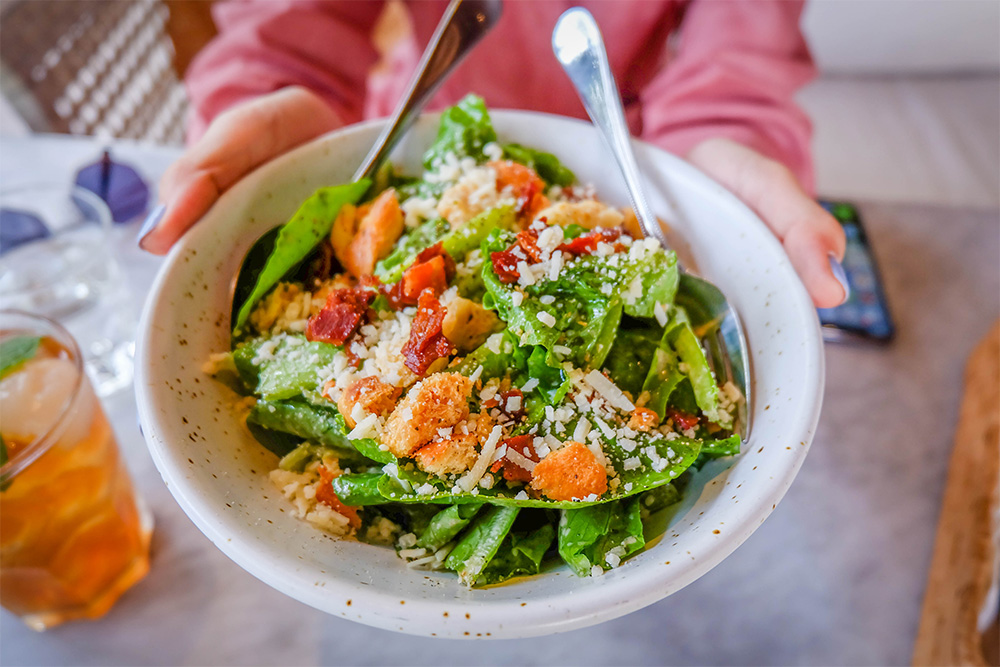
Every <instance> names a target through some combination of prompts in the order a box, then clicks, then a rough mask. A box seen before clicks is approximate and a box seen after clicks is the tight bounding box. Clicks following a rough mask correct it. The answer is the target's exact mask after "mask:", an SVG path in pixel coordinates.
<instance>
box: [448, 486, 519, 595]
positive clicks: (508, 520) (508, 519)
mask: <svg viewBox="0 0 1000 667" xmlns="http://www.w3.org/2000/svg"><path fill="white" fill-rule="evenodd" d="M519 511H520V510H519V509H518V508H517V507H500V506H496V505H493V506H490V507H487V508H486V510H485V511H484V512H482V513H481V514H480V515H479V516H477V517H476V520H475V522H474V523H473V524H472V526H471V527H470V528H469V529H468V530H467V531H465V533H464V534H463V535H462V538H461V539H460V540H459V542H458V544H456V545H455V548H454V549H452V550H451V553H450V554H448V558H446V559H445V561H444V565H445V567H446V568H448V569H449V570H454V571H455V572H457V573H458V577H459V579H461V580H462V583H464V584H465V585H466V586H473V585H475V583H476V581H477V580H478V579H479V576H480V575H481V574H482V572H483V570H484V569H485V568H486V566H487V565H488V564H489V562H490V560H491V559H492V558H493V556H494V554H496V552H497V550H498V549H499V548H500V544H501V543H502V542H503V540H504V538H505V537H506V536H507V533H509V532H510V528H511V526H513V525H514V519H516V518H517V513H518V512H519Z"/></svg>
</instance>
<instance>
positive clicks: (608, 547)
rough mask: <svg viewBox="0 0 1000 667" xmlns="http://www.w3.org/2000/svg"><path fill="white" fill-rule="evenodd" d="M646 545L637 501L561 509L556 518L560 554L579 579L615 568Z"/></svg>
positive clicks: (636, 499) (632, 499)
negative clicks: (557, 521)
mask: <svg viewBox="0 0 1000 667" xmlns="http://www.w3.org/2000/svg"><path fill="white" fill-rule="evenodd" d="M645 544H646V543H645V541H644V540H643V534H642V516H641V507H640V504H639V498H630V499H628V500H622V501H619V502H615V503H606V504H604V505H596V506H594V507H583V508H580V509H572V510H563V513H562V516H561V517H560V519H559V555H560V556H561V557H562V559H563V560H564V561H565V562H566V564H567V565H569V566H570V568H571V569H572V570H573V571H574V572H575V573H576V574H577V575H579V576H581V577H586V576H590V574H591V570H592V569H593V568H594V567H595V566H597V567H600V568H602V569H604V570H608V569H611V568H612V567H617V565H618V563H619V562H621V561H623V560H625V559H626V558H627V557H629V556H630V555H632V554H634V553H635V552H636V551H639V550H640V549H642V547H643V546H645ZM609 559H610V560H612V561H613V562H611V563H609V562H608V561H609Z"/></svg>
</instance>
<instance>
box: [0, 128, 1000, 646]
mask: <svg viewBox="0 0 1000 667" xmlns="http://www.w3.org/2000/svg"><path fill="white" fill-rule="evenodd" d="M100 147H101V146H100V144H99V143H98V142H96V141H92V140H84V139H70V138H65V137H40V138H25V139H10V138H7V139H3V140H2V152H0V182H2V183H3V185H4V186H8V185H14V184H16V182H18V181H25V180H30V179H32V178H37V177H39V176H40V175H42V176H44V177H46V178H59V177H63V176H65V177H67V178H69V177H70V176H71V174H72V173H73V171H74V170H75V169H76V168H78V167H79V166H80V165H82V164H84V163H86V162H89V161H92V160H93V159H95V158H96V157H97V155H98V151H99V148H100ZM114 155H115V157H116V158H117V159H119V160H122V161H126V162H130V163H132V164H134V165H135V166H137V167H138V168H139V169H140V171H141V172H142V173H144V174H145V175H146V176H147V177H148V178H150V180H155V178H156V177H157V175H158V174H159V173H161V172H162V171H163V169H164V168H165V167H166V166H167V164H168V163H169V162H170V160H171V159H172V158H173V157H174V156H175V155H176V152H175V151H173V150H168V149H162V148H156V147H140V146H133V145H127V144H121V145H116V147H115V148H114ZM862 213H863V214H864V215H865V217H866V219H867V222H868V224H869V227H870V232H871V236H872V237H873V241H874V243H875V246H876V252H877V254H878V256H879V257H880V258H881V259H882V260H883V265H884V273H885V279H886V282H887V287H888V292H889V298H890V300H891V305H892V306H893V310H894V314H895V317H896V321H897V325H898V329H899V338H898V340H897V341H896V343H895V344H894V345H893V346H891V347H889V348H886V349H879V348H872V347H858V348H848V347H830V348H829V349H828V353H827V361H828V378H827V387H826V391H827V401H826V406H825V409H824V414H823V418H822V420H821V424H820V428H819V431H818V433H817V436H816V440H815V443H814V445H813V451H812V453H811V454H810V456H809V458H808V459H807V461H806V463H805V465H804V467H803V468H802V471H801V473H800V475H799V477H798V479H797V480H796V482H795V484H794V485H793V486H792V489H791V491H790V492H789V494H788V496H787V497H786V498H785V500H784V501H783V502H782V503H781V504H780V505H779V506H778V508H777V511H775V512H774V514H773V515H772V516H771V518H769V519H768V520H767V521H766V522H765V523H764V524H763V526H761V528H760V529H759V530H758V531H757V532H756V533H755V534H754V535H753V536H752V537H751V538H750V539H749V540H748V541H747V542H746V543H745V544H744V545H743V546H742V547H741V548H740V549H738V550H737V551H736V553H734V554H733V555H732V556H731V557H730V558H728V559H727V560H726V561H725V562H723V563H722V564H721V565H719V566H718V567H717V568H715V569H714V570H713V571H711V572H710V573H708V574H707V575H706V576H704V577H703V578H702V579H700V580H698V581H697V582H695V583H694V584H692V585H690V586H688V587H687V588H685V589H683V590H681V591H680V592H678V593H676V594H675V595H673V596H671V597H669V598H667V599H665V600H663V601H662V602H660V603H658V604H655V605H653V606H651V607H648V608H646V609H644V610H641V611H639V612H636V613H634V614H631V615H629V616H626V617H624V618H621V619H618V620H615V621H611V622H608V623H605V624H603V625H600V626H596V627H593V628H588V629H585V630H580V631H574V632H570V633H567V634H562V635H556V636H553V637H549V638H539V639H530V640H522V641H504V642H493V643H477V642H445V641H437V640H431V639H423V638H415V637H409V636H405V635H399V634H393V633H389V632H385V631H381V630H375V629H372V628H368V627H366V626H362V625H358V624H354V623H351V622H349V621H345V620H341V619H338V618H333V617H328V616H326V615H324V614H322V613H320V612H318V611H315V610H313V609H311V608H308V607H306V606H304V605H302V604H300V603H298V602H296V601H294V600H291V599H289V598H286V597H285V596H283V595H281V594H280V593H277V592H276V591H274V590H272V589H270V588H269V587H267V586H266V585H264V584H262V583H260V582H259V581H257V580H256V579H254V578H253V577H251V576H250V575H249V574H246V573H245V572H243V571H242V570H241V569H240V568H239V567H238V566H236V565H235V564H233V563H231V562H230V561H229V560H228V559H227V558H226V557H225V556H223V555H222V554H221V553H220V552H218V551H217V550H216V549H215V548H214V547H213V546H212V545H211V544H210V543H209V541H208V540H207V539H206V538H205V537H203V536H202V535H201V533H199V532H198V530H197V529H196V528H195V527H194V526H193V525H192V524H191V522H190V521H189V520H188V519H187V517H186V516H185V515H184V514H183V513H182V512H181V510H180V509H179V507H178V506H177V505H176V503H175V502H174V501H173V499H172V497H171V496H170V494H169V492H168V491H167V489H166V487H165V486H164V484H163V482H162V481H161V479H160V477H159V475H158V474H157V472H156V470H155V468H154V467H153V465H152V462H151V460H150V458H149V455H148V453H147V452H146V449H145V446H144V444H143V441H142V437H141V435H140V433H139V430H138V427H137V422H136V416H135V404H134V399H133V398H132V396H131V395H130V393H128V392H124V393H121V394H119V395H117V396H115V397H113V398H111V399H109V400H106V401H105V406H106V408H107V410H108V412H109V414H110V415H111V419H112V422H113V424H114V427H115V431H116V433H117V435H118V438H119V441H120V442H121V444H122V446H123V448H124V449H125V451H126V454H127V457H128V461H129V464H130V467H131V469H132V471H133V473H134V476H135V478H136V481H137V484H138V487H139V489H140V491H141V492H142V493H143V494H144V495H145V496H146V498H147V499H148V500H149V502H150V504H151V506H152V508H153V512H154V514H155V517H156V522H157V523H156V533H155V538H154V541H153V566H152V570H151V573H150V574H149V576H148V577H147V578H146V579H145V580H144V581H142V582H141V583H140V584H138V585H137V586H136V587H135V588H134V589H133V590H132V591H130V592H129V593H127V594H126V595H125V596H124V597H123V598H122V600H120V602H119V603H118V604H117V605H116V606H115V608H114V609H113V610H112V611H111V612H110V613H109V614H108V616H107V617H105V618H104V619H102V620H99V621H96V622H81V623H73V624H69V625H66V626H63V627H59V628H56V629H54V630H52V631H49V632H46V633H44V634H37V633H34V632H32V631H31V630H28V629H27V628H26V627H24V626H23V625H21V624H20V622H19V621H18V620H17V619H16V618H14V617H13V616H11V615H10V614H8V613H7V612H3V614H2V615H0V637H2V642H0V663H2V664H4V665H21V664H61V665H65V664H87V665H91V664H93V665H108V664H176V665H180V664H183V665H215V664H283V665H284V664H287V665H293V664H316V663H324V664H359V665H367V664H428V665H438V664H452V663H454V664H510V665H522V664H526V665H527V664H539V665H555V664H636V665H639V664H643V665H644V664H797V663H815V664H863V663H874V664H902V663H906V662H909V658H910V651H911V648H912V642H913V639H914V636H915V633H916V628H917V621H918V618H919V611H920V603H921V598H922V594H923V589H924V584H925V578H926V572H927V567H928V564H929V562H930V556H931V549H932V544H933V538H934V531H935V525H936V519H937V513H938V509H939V505H940V500H941V496H942V490H943V484H944V478H945V472H946V465H947V460H948V455H949V451H950V446H951V434H952V429H953V427H954V424H955V420H956V417H957V410H958V404H959V398H960V389H961V376H962V364H963V361H964V359H965V357H966V356H967V354H968V353H969V351H970V350H971V349H972V347H973V345H974V343H975V342H976V341H977V340H978V338H979V337H981V336H982V335H983V334H984V333H985V332H986V331H987V329H988V327H989V325H990V323H991V322H992V321H993V320H994V319H995V318H996V317H997V315H998V309H1000V306H998V303H997V295H998V293H1000V275H998V271H997V265H996V259H997V257H996V252H997V248H998V244H1000V224H998V215H997V211H996V210H995V209H985V210H977V209H954V208H940V207H922V206H904V205H885V204H883V205H866V206H863V207H862ZM136 227H137V226H136V225H135V224H133V225H131V226H127V227H124V228H121V229H119V230H117V242H118V244H119V251H120V259H121V261H122V263H123V265H124V267H125V271H126V275H127V278H128V282H129V285H130V287H131V288H132V290H133V293H134V297H135V298H134V307H135V308H136V310H137V312H138V307H139V302H140V301H141V297H142V296H143V295H144V293H145V290H146V288H147V287H148V285H149V284H150V282H151V280H152V276H153V274H154V272H155V270H156V268H157V266H158V260H157V259H155V258H152V257H149V256H146V255H144V254H143V253H141V252H139V251H138V250H137V249H136V248H135V247H134V245H133V238H134V235H135V231H136Z"/></svg>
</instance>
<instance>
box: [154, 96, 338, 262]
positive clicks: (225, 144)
mask: <svg viewBox="0 0 1000 667" xmlns="http://www.w3.org/2000/svg"><path fill="white" fill-rule="evenodd" d="M339 125H340V121H339V118H338V117H337V114H336V113H335V112H334V111H333V110H332V109H331V108H330V107H329V106H328V105H327V104H326V102H324V101H323V100H322V98H320V97H319V96H318V95H316V94H315V93H313V92H310V91H308V90H306V89H304V88H299V87H291V88H285V89H282V90H279V91H278V92H275V93H271V94H269V95H265V96H263V97H260V98H258V99H255V100H252V101H250V102H245V103H243V104H240V105H238V106H236V107H233V108H232V109H230V110H228V111H226V112H224V113H222V114H221V115H219V116H218V117H217V118H216V119H215V120H214V121H213V122H212V124H211V125H210V126H209V128H208V131H207V132H205V135H204V136H203V137H202V138H201V139H199V140H198V142H197V143H196V144H194V146H192V147H191V148H189V149H188V150H187V151H186V152H185V153H184V155H182V156H181V158H180V159H178V160H177V161H176V162H175V163H174V164H172V165H170V167H169V168H168V169H167V171H166V172H165V173H164V175H163V178H162V179H161V181H160V201H161V202H162V205H161V206H158V207H157V208H156V209H154V210H153V212H152V213H150V216H149V218H147V220H146V222H145V223H144V224H143V229H142V230H141V231H140V239H139V246H140V247H141V248H143V249H144V250H147V251H148V252H151V253H153V254H156V255H162V254H165V253H166V252H167V251H168V250H170V247H171V246H172V245H173V244H174V243H176V242H177V240H178V239H179V238H180V237H181V236H182V235H183V234H184V232H186V231H187V230H188V229H189V228H190V227H191V226H192V225H194V224H195V222H197V221H198V220H199V219H200V218H201V217H202V216H203V215H205V213H207V212H208V210H209V209H210V208H211V207H212V205H213V204H215V202H216V201H217V200H218V199H219V197H220V196H221V195H222V193H223V192H225V191H226V190H228V189H229V188H230V187H231V186H232V185H233V184H234V183H236V182H237V181H239V180H240V179H241V178H243V177H244V176H246V175H247V174H248V173H250V172H251V171H253V170H254V169H256V168H257V167H259V166H260V165H262V164H264V163H265V162H267V161H269V160H271V159H272V158H274V157H277V156H278V155H281V154H282V153H285V152H287V151H289V150H290V149H292V148H294V147H295V146H298V145H299V144H302V143H304V142H306V141H309V140H310V139H313V138H315V137H318V136H320V135H321V134H324V133H326V132H328V131H330V130H332V129H334V128H336V127H338V126H339ZM147 227H149V229H147Z"/></svg>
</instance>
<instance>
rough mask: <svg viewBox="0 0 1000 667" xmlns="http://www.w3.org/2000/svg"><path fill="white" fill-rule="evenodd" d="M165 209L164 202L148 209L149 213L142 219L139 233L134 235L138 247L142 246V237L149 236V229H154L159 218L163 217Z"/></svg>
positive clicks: (158, 222)
mask: <svg viewBox="0 0 1000 667" xmlns="http://www.w3.org/2000/svg"><path fill="white" fill-rule="evenodd" d="M166 211H167V207H166V206H165V205H164V204H160V205H158V206H157V207H156V208H154V209H153V210H152V211H150V212H149V215H147V216H146V219H145V220H143V221H142V227H140V228H139V234H138V235H137V236H136V241H137V242H138V244H139V247H140V248H141V247H142V241H143V239H145V238H146V237H147V236H149V233H150V232H151V231H153V230H154V229H156V226H157V225H158V224H160V220H162V219H163V214H164V213H165V212H166Z"/></svg>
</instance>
